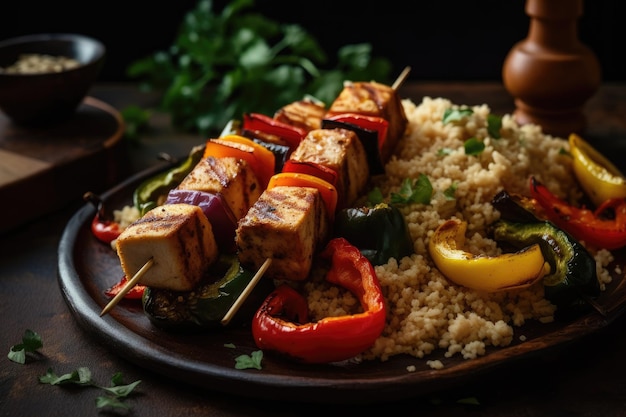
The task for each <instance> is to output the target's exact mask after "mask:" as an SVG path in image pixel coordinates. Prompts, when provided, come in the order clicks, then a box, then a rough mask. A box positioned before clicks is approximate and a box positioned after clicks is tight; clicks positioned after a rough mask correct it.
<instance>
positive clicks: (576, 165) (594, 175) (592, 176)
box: [569, 133, 626, 206]
mask: <svg viewBox="0 0 626 417" xmlns="http://www.w3.org/2000/svg"><path fill="white" fill-rule="evenodd" d="M569 145H570V153H571V154H572V157H573V162H572V168H573V170H574V174H575V175H576V178H577V179H578V182H579V183H580V185H581V187H582V188H583V190H585V192H586V193H587V195H588V196H589V198H590V199H591V201H593V203H594V204H595V205H596V206H599V205H600V204H602V203H603V202H605V201H606V200H609V199H611V198H626V177H624V174H622V172H621V171H620V170H619V169H618V168H617V167H616V166H615V165H613V163H612V162H611V161H609V160H608V159H607V158H606V157H605V156H604V155H602V154H601V153H600V152H598V151H597V150H596V149H595V148H594V147H593V146H591V144H589V143H588V142H586V141H585V140H584V139H583V138H581V137H580V136H578V135H576V134H574V133H573V134H571V135H570V136H569Z"/></svg>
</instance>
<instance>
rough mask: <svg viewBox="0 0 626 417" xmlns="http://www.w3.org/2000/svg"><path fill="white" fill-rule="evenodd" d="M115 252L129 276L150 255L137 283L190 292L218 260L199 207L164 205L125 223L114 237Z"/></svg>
mask: <svg viewBox="0 0 626 417" xmlns="http://www.w3.org/2000/svg"><path fill="white" fill-rule="evenodd" d="M117 253H118V256H119V258H120V263H121V266H122V270H123V271H124V274H125V275H126V276H127V277H128V279H130V278H132V277H133V275H135V274H136V273H137V271H139V269H141V267H142V266H143V265H144V264H145V263H146V262H147V261H148V260H149V259H150V258H151V257H152V258H153V259H154V264H153V265H152V267H150V268H149V269H148V270H147V272H146V273H145V274H144V275H143V276H142V277H141V279H140V280H139V282H140V284H142V285H146V286H149V287H154V288H165V289H170V290H173V291H190V290H192V289H193V288H194V287H195V286H196V285H197V284H198V282H199V281H200V280H201V279H202V277H203V276H204V274H205V273H206V271H207V270H208V268H209V266H210V265H211V264H212V263H213V262H214V261H215V260H216V259H217V256H218V248H217V243H216V241H215V237H214V235H213V229H212V226H211V223H210V222H209V220H208V219H207V217H206V216H205V215H204V213H203V212H202V209H200V207H198V206H194V205H191V204H165V205H163V206H159V207H156V208H154V209H152V210H150V211H149V212H147V213H146V214H144V216H143V217H141V218H140V219H138V220H137V221H135V222H134V223H132V224H131V225H130V226H128V227H127V228H126V229H125V230H124V231H123V232H122V234H121V235H120V236H119V238H118V239H117Z"/></svg>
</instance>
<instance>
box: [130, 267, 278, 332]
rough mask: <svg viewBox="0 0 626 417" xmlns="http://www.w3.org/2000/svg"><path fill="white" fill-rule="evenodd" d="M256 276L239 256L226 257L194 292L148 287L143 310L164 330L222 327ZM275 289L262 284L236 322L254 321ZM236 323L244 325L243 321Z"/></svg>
mask: <svg viewBox="0 0 626 417" xmlns="http://www.w3.org/2000/svg"><path fill="white" fill-rule="evenodd" d="M253 276H254V271H250V270H248V269H245V268H243V267H242V266H241V264H240V263H239V261H238V259H237V256H235V255H222V256H220V258H219V260H218V261H217V262H216V263H215V264H214V265H213V266H212V268H211V270H210V272H209V274H208V277H207V279H205V280H203V281H202V282H201V283H200V284H199V285H198V286H197V287H196V288H195V289H194V290H192V291H188V292H179V291H171V290H165V289H159V288H152V287H147V288H146V289H145V291H144V295H143V297H142V305H143V310H144V312H145V313H146V315H147V316H148V317H149V319H150V321H151V322H152V323H153V324H154V325H156V326H157V327H161V328H166V329H170V330H178V331H185V330H190V329H194V328H195V329H197V328H215V327H219V326H221V320H222V318H224V315H225V314H226V313H227V312H228V310H229V309H230V307H231V306H232V305H233V303H234V302H235V301H236V300H237V298H238V297H239V296H240V295H241V293H242V292H243V290H244V289H245V288H246V286H247V285H248V283H249V282H250V280H251V279H252V278H253ZM270 287H271V288H270ZM271 289H273V285H272V283H271V280H263V279H262V280H260V282H259V283H258V284H257V285H256V287H255V288H254V290H253V291H252V293H251V294H250V295H249V296H248V298H247V299H246V301H245V303H244V304H243V306H242V308H241V309H240V310H239V312H238V313H237V316H236V317H235V318H236V319H237V318H239V319H240V318H242V317H246V318H248V319H249V318H251V317H252V314H253V313H254V311H255V310H256V308H257V307H258V305H259V304H260V303H261V301H262V300H263V298H264V297H265V296H266V295H267V294H268V293H269V291H270V290H271ZM234 322H240V323H241V322H242V320H234Z"/></svg>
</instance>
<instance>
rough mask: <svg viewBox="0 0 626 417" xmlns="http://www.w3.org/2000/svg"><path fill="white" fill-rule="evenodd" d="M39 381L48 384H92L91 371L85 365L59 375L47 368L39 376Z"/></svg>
mask: <svg viewBox="0 0 626 417" xmlns="http://www.w3.org/2000/svg"><path fill="white" fill-rule="evenodd" d="M39 382H41V383H42V384H50V385H61V384H77V385H93V382H92V381H91V371H90V370H89V368H86V367H81V368H78V369H76V370H75V371H73V372H71V373H69V374H63V375H61V376H58V375H57V374H55V373H54V371H53V370H52V369H48V371H47V372H46V374H45V375H43V376H40V377H39Z"/></svg>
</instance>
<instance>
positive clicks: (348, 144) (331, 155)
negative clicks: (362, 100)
mask: <svg viewBox="0 0 626 417" xmlns="http://www.w3.org/2000/svg"><path fill="white" fill-rule="evenodd" d="M290 159H292V160H295V161H299V162H315V163H318V164H320V165H324V166H327V167H329V168H332V169H334V170H335V171H336V172H337V193H338V194H339V201H338V203H337V206H338V208H344V207H348V206H350V205H351V204H352V203H353V202H354V201H355V200H356V199H357V198H358V197H359V196H360V195H361V194H362V193H363V191H364V190H365V187H366V186H367V183H368V181H369V176H370V171H369V166H368V161H367V155H366V153H365V148H363V144H362V143H361V141H360V140H359V137H358V136H357V134H356V133H355V132H354V131H352V130H348V129H315V130H312V131H310V132H309V133H308V134H307V135H306V136H305V138H304V139H303V140H302V142H300V145H298V147H297V148H296V150H294V151H293V153H292V154H291V157H290Z"/></svg>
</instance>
